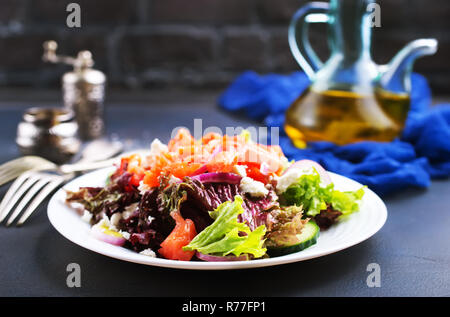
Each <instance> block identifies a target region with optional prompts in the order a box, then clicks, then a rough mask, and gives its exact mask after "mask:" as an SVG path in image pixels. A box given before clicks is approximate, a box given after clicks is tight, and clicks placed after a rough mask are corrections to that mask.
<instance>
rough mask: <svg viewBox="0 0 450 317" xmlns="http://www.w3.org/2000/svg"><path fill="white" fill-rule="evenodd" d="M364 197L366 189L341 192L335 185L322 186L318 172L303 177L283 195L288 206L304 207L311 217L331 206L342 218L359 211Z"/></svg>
mask: <svg viewBox="0 0 450 317" xmlns="http://www.w3.org/2000/svg"><path fill="white" fill-rule="evenodd" d="M363 196H364V187H361V188H360V189H358V190H356V191H339V190H335V189H334V184H332V183H331V184H329V185H327V186H322V185H321V183H320V175H319V173H317V172H314V173H312V174H305V175H302V176H301V177H300V178H299V179H298V180H297V182H296V183H294V184H292V185H291V186H289V187H288V188H287V189H286V191H285V192H284V193H283V194H282V198H283V200H284V202H285V204H286V205H297V206H303V209H304V210H305V213H306V215H307V216H309V217H314V216H316V215H318V214H320V211H321V210H326V209H327V207H328V205H331V206H332V208H333V209H334V210H338V211H340V212H341V213H342V216H347V215H350V214H352V213H354V212H356V211H358V210H359V202H360V200H361V199H362V197H363Z"/></svg>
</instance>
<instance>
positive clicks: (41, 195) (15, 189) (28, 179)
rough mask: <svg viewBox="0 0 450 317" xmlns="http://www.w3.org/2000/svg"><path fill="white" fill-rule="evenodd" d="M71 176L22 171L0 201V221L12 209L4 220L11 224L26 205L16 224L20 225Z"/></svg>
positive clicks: (71, 175) (7, 224)
mask: <svg viewBox="0 0 450 317" xmlns="http://www.w3.org/2000/svg"><path fill="white" fill-rule="evenodd" d="M73 176H74V174H66V175H62V176H61V175H56V174H50V173H41V172H33V171H28V172H25V173H23V174H22V175H21V176H19V177H18V178H17V179H16V180H15V181H14V183H13V184H12V185H11V187H10V188H9V189H8V191H7V192H6V194H5V197H4V198H3V200H2V202H1V203H0V223H1V222H2V221H3V220H5V218H6V217H8V215H9V214H10V213H11V211H13V213H12V214H11V216H10V217H9V219H8V220H7V222H6V226H9V225H11V224H12V223H13V221H14V220H15V219H16V218H17V217H18V216H19V215H20V214H21V212H22V211H23V209H24V208H25V207H27V206H28V207H27V208H26V209H25V211H24V212H23V213H22V216H21V217H20V219H19V221H18V222H17V225H18V226H20V225H22V224H23V223H24V222H25V221H26V220H27V219H28V218H29V217H30V216H31V214H32V213H33V211H35V210H36V208H37V207H38V206H39V205H40V204H41V202H42V201H43V200H44V199H45V198H46V197H47V196H48V195H50V194H51V193H52V192H53V191H54V190H55V189H56V188H57V187H58V186H60V185H61V184H62V183H64V182H66V181H68V180H69V179H71V178H72V177H73ZM21 198H22V199H21ZM19 200H20V201H19ZM14 207H16V208H15V209H14Z"/></svg>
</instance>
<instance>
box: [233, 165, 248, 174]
mask: <svg viewBox="0 0 450 317" xmlns="http://www.w3.org/2000/svg"><path fill="white" fill-rule="evenodd" d="M246 168H247V165H234V166H233V172H235V173H236V174H238V175H239V176H241V177H247V172H246Z"/></svg>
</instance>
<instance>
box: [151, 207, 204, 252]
mask: <svg viewBox="0 0 450 317" xmlns="http://www.w3.org/2000/svg"><path fill="white" fill-rule="evenodd" d="M170 215H171V216H172V218H173V219H174V220H175V223H176V224H175V228H174V229H173V230H172V232H171V233H170V234H169V235H168V236H167V238H166V239H165V240H164V241H163V242H162V243H161V248H160V249H159V250H158V253H159V254H160V255H162V256H163V257H164V258H166V259H169V260H180V261H189V260H191V259H192V257H193V256H194V254H195V251H184V250H183V249H182V248H183V247H184V246H186V245H188V244H189V242H191V241H192V239H194V237H195V236H196V235H197V231H196V230H195V225H194V223H193V222H192V220H191V219H183V217H182V216H181V214H180V212H178V211H172V212H171V213H170Z"/></svg>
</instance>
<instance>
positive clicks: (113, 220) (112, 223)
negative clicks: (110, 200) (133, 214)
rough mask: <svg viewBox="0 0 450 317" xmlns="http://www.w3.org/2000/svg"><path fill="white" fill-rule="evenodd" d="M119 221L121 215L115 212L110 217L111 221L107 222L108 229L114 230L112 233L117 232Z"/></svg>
mask: <svg viewBox="0 0 450 317" xmlns="http://www.w3.org/2000/svg"><path fill="white" fill-rule="evenodd" d="M120 219H122V213H121V212H116V213H114V214H112V215H111V219H110V220H109V222H110V225H109V227H110V228H111V229H114V231H117V226H118V225H119V222H120Z"/></svg>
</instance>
